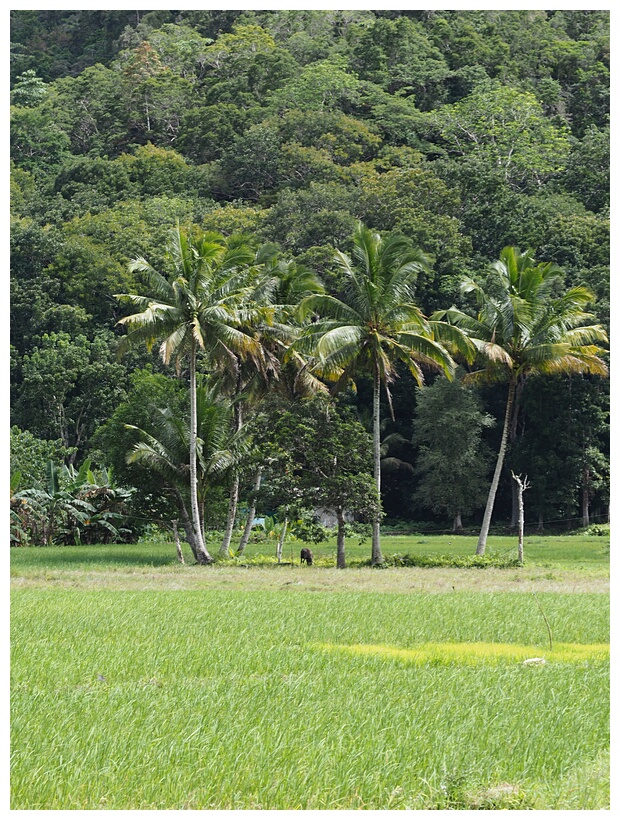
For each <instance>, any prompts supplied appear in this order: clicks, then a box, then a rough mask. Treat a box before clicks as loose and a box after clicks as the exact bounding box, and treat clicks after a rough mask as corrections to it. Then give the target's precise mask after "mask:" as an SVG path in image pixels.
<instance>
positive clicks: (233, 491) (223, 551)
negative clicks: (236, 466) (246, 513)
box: [220, 473, 239, 555]
mask: <svg viewBox="0 0 620 820" xmlns="http://www.w3.org/2000/svg"><path fill="white" fill-rule="evenodd" d="M238 499H239V475H238V474H237V473H235V475H234V476H233V480H232V485H231V488H230V496H229V502H228V517H227V518H226V529H225V530H224V538H223V540H222V546H221V547H220V555H228V550H229V549H230V542H231V539H232V533H233V529H234V527H235V518H236V516H237V501H238Z"/></svg>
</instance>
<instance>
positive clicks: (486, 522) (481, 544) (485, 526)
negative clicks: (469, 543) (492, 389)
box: [476, 378, 515, 555]
mask: <svg viewBox="0 0 620 820" xmlns="http://www.w3.org/2000/svg"><path fill="white" fill-rule="evenodd" d="M514 398H515V379H514V378H511V379H510V385H509V387H508V401H507V402H506V416H505V418H504V429H503V431H502V441H501V444H500V446H499V453H498V456H497V464H496V465H495V472H494V473H493V481H492V482H491V488H490V490H489V496H488V498H487V506H486V508H485V511H484V518H483V519H482V528H481V529H480V535H479V536H478V546H477V547H476V555H484V551H485V549H486V546H487V537H488V535H489V527H490V526H491V516H492V515H493V506H494V504H495V496H496V495H497V488H498V487H499V479H500V476H501V473H502V467H503V466H504V456H505V455H506V444H507V442H508V430H509V429H510V421H511V417H512V405H513V402H514Z"/></svg>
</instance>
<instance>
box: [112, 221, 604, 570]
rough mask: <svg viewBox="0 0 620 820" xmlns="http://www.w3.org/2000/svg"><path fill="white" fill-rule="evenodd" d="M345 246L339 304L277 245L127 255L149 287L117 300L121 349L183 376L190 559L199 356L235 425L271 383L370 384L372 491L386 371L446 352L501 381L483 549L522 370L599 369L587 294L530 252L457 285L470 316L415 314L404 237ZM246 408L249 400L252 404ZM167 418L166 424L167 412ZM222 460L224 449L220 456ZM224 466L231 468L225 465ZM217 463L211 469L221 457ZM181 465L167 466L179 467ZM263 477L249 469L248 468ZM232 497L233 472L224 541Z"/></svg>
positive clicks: (187, 244) (151, 455)
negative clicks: (154, 350)
mask: <svg viewBox="0 0 620 820" xmlns="http://www.w3.org/2000/svg"><path fill="white" fill-rule="evenodd" d="M352 248H353V250H352V254H351V255H350V256H349V255H347V254H345V253H342V252H339V251H338V252H336V254H335V259H334V262H335V265H337V266H338V267H339V269H340V270H341V272H342V274H343V276H344V281H345V286H344V289H343V292H342V294H341V297H342V298H340V299H338V298H336V297H335V296H333V295H330V294H328V293H326V292H325V291H324V289H323V288H322V286H321V284H320V283H319V281H318V279H317V278H316V276H314V274H313V273H312V272H310V271H308V270H306V269H303V268H300V267H299V266H298V265H296V264H295V263H294V262H291V261H286V260H282V259H281V258H280V257H279V255H278V253H277V250H276V248H275V247H274V246H271V245H267V246H263V247H261V248H259V249H258V251H256V250H254V249H253V248H252V246H251V243H250V242H249V240H248V238H247V237H243V236H237V237H235V236H233V237H229V238H225V237H224V236H223V235H221V234H218V233H212V232H210V233H198V232H195V231H191V230H187V231H185V230H182V229H181V228H180V227H179V226H178V225H177V227H176V228H175V229H174V230H173V231H172V233H171V240H170V245H169V260H170V272H169V275H168V276H164V275H162V274H161V273H159V272H158V271H156V270H154V269H153V267H152V266H151V265H150V264H149V263H148V262H147V261H146V260H145V259H142V258H140V259H136V260H134V261H133V262H132V263H131V268H132V270H133V271H139V272H141V273H143V274H144V275H145V278H146V285H147V289H148V294H147V295H141V296H139V295H133V294H123V295H120V296H119V298H120V299H122V300H125V301H128V302H130V303H131V304H132V305H133V306H134V307H135V308H137V312H135V313H133V314H132V315H129V316H126V317H125V318H123V319H121V320H120V323H121V324H123V325H124V326H125V327H126V328H127V330H128V334H127V336H126V337H125V338H124V340H123V347H126V346H127V345H130V344H134V343H138V342H146V343H147V345H149V346H152V345H153V344H154V343H155V342H159V343H160V353H161V356H162V359H163V361H164V362H165V363H167V364H174V365H176V367H177V370H178V371H179V372H180V369H181V365H182V363H183V362H187V365H188V371H189V394H190V419H189V430H188V438H189V441H188V451H189V464H188V465H187V468H188V479H189V481H188V490H187V494H188V498H189V507H190V509H189V510H188V511H187V512H186V521H185V524H186V526H185V531H186V536H187V538H188V541H189V543H190V546H191V548H192V550H193V552H194V556H195V557H196V560H197V561H198V562H199V563H205V564H206V563H210V562H211V561H212V560H213V558H212V556H211V555H210V554H209V552H208V550H207V549H206V546H205V540H204V521H203V520H202V518H201V505H200V502H199V482H198V474H197V458H198V457H199V456H200V455H201V448H202V447H203V443H204V440H203V438H202V437H201V431H200V430H199V429H198V413H197V401H198V395H199V388H198V382H199V378H198V373H197V369H198V358H199V355H200V358H201V361H203V362H205V363H206V365H207V367H208V369H209V371H210V372H211V373H212V374H215V375H217V376H218V377H219V381H218V385H219V390H220V393H221V394H223V395H224V396H225V397H226V401H225V403H226V406H227V408H228V412H229V413H231V414H232V417H233V425H234V429H235V431H237V432H239V431H240V430H241V427H242V424H243V414H244V408H246V407H251V406H252V403H253V402H254V403H256V402H258V401H260V398H261V397H262V396H264V395H265V394H266V393H267V392H268V391H270V390H279V391H282V392H284V393H285V394H286V395H288V396H289V397H290V398H291V399H294V398H295V397H299V396H303V395H309V394H311V393H312V392H313V391H316V390H326V389H327V385H329V386H330V387H331V389H332V390H333V391H336V390H338V389H340V388H341V387H343V386H345V385H347V384H350V383H351V382H352V381H353V382H354V380H355V379H356V377H357V376H358V375H367V376H370V377H371V378H372V380H373V420H372V424H373V450H374V478H375V482H376V486H377V493H379V492H380V488H381V450H380V428H381V419H380V398H381V391H382V389H383V391H384V393H385V395H386V397H387V401H388V406H389V408H390V412H392V403H391V394H390V385H391V383H392V382H393V380H394V379H395V378H396V376H397V366H398V365H399V364H401V365H404V366H406V367H407V368H408V369H409V370H410V372H411V373H412V375H413V376H414V378H415V380H416V381H417V383H418V384H422V383H423V373H424V369H434V370H440V371H443V372H444V373H445V374H446V375H447V376H448V377H449V378H451V377H452V374H453V373H454V370H455V366H456V364H455V360H460V361H462V362H464V363H466V364H467V365H469V366H470V368H469V369H470V370H471V366H472V365H473V366H475V367H476V368H477V369H475V370H471V372H470V373H469V374H468V376H467V378H471V379H477V378H486V379H493V380H497V379H502V380H506V381H507V382H508V400H507V406H506V415H505V423H504V430H503V435H502V444H501V448H500V452H499V457H498V461H497V466H496V469H495V474H494V478H493V483H492V485H491V490H490V493H489V500H488V503H487V507H486V511H485V516H484V523H483V527H482V531H481V534H480V540H479V543H478V548H477V551H478V553H479V554H481V553H483V552H484V549H485V545H486V538H487V534H488V529H489V524H490V520H491V513H492V509H493V503H494V498H495V493H496V491H497V485H498V483H499V477H500V472H501V469H502V464H503V459H504V453H505V450H506V442H507V436H508V430H509V428H510V424H511V420H512V418H513V414H514V404H515V396H516V395H518V393H519V389H520V385H522V383H523V380H524V379H525V378H526V377H527V376H528V375H529V374H531V373H558V372H560V373H572V372H587V373H597V374H600V375H604V374H605V373H606V372H607V370H606V366H605V364H604V362H603V360H602V358H601V354H602V353H603V350H602V348H601V347H600V346H599V344H598V343H601V342H605V341H606V336H605V332H604V330H603V328H602V327H601V326H600V325H597V324H587V322H589V321H590V319H591V315H590V314H589V313H587V312H586V306H587V304H588V302H590V301H591V300H592V298H593V297H592V294H591V293H590V292H589V291H587V290H586V289H585V288H572V289H570V290H568V291H566V292H564V293H562V292H561V290H560V282H559V271H558V270H557V268H556V267H555V266H554V265H551V264H538V263H536V262H535V260H534V259H533V258H532V254H531V252H529V251H527V252H525V253H519V251H518V250H517V249H515V248H505V249H504V250H503V251H502V254H501V256H500V260H499V261H498V262H497V263H496V264H495V265H494V266H493V268H492V270H491V277H490V280H489V283H488V287H487V286H485V287H483V286H482V285H480V284H478V283H476V282H473V281H470V280H468V281H466V282H465V283H464V284H463V291H464V293H474V294H475V296H476V298H477V300H478V310H477V312H476V313H475V314H474V315H470V314H468V313H465V312H463V311H460V310H457V309H456V308H454V307H453V308H451V309H449V310H446V311H441V312H437V313H435V314H433V315H432V316H431V317H430V318H426V317H425V316H424V315H423V314H422V312H421V310H420V309H419V307H418V306H416V304H415V300H414V299H415V295H414V288H415V280H416V276H417V274H418V273H419V272H420V271H422V270H424V269H426V268H427V267H428V261H427V259H426V258H425V256H424V255H423V254H422V253H421V252H420V251H419V250H416V249H415V248H412V246H411V244H410V242H409V241H408V240H407V239H406V238H405V237H403V236H399V235H390V236H387V237H385V238H382V237H381V236H380V235H379V234H377V233H374V232H373V231H371V230H370V229H368V228H367V227H365V226H363V225H362V224H359V225H358V228H357V230H356V232H355V235H354V237H353V243H352ZM254 406H255V405H254ZM167 423H168V424H169V425H170V424H173V420H171V419H168V420H167ZM156 444H157V441H156V439H153V440H151V441H149V440H147V439H145V440H144V441H143V443H142V444H141V445H138V447H137V448H136V450H135V451H134V453H132V454H130V456H129V457H130V458H133V459H136V458H142V459H144V460H146V461H149V460H150V462H151V463H153V464H155V463H159V466H160V467H161V461H159V462H158V459H160V458H163V456H162V455H161V453H159V454H158V452H157V446H156ZM220 458H223V459H224V461H225V457H224V456H221V452H220ZM230 463H232V462H230ZM220 466H222V465H221V464H220ZM177 469H178V468H177ZM258 481H260V473H258ZM238 491H239V477H238V470H237V471H235V470H234V469H233V470H232V480H231V491H230V504H229V514H228V524H227V530H226V535H225V538H224V544H223V545H222V548H223V550H224V551H225V552H226V551H227V548H228V545H229V543H230V533H231V532H232V524H233V523H234V519H235V511H236V504H237V498H238ZM379 522H380V518H379V517H377V518H376V520H375V521H374V523H373V537H372V562H373V564H379V563H382V561H383V557H382V554H381V542H380V523H379Z"/></svg>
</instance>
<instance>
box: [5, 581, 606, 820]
mask: <svg viewBox="0 0 620 820" xmlns="http://www.w3.org/2000/svg"><path fill="white" fill-rule="evenodd" d="M539 601H540V603H541V606H542V607H543V609H544V611H545V614H546V616H547V618H548V620H549V622H550V624H551V626H552V629H553V635H554V640H555V641H557V642H558V644H560V643H572V644H605V643H607V642H608V630H609V621H608V607H607V603H608V602H607V598H606V596H603V595H596V594H595V595H587V594H583V595H582V594H573V595H563V594H541V595H540V596H539ZM430 642H438V643H439V642H444V643H450V644H462V643H464V642H487V643H499V644H520V645H525V646H528V647H532V648H537V647H540V650H541V652H542V651H543V650H544V649H545V647H546V646H547V631H546V627H545V624H544V622H543V621H542V617H541V614H540V611H539V609H538V608H537V606H536V602H535V601H534V600H533V599H532V597H531V596H526V595H522V594H506V593H503V594H481V593H458V592H457V593H454V594H451V595H442V596H438V595H422V594H419V595H401V594H394V595H389V596H386V595H381V594H376V593H370V592H364V593H347V592H342V593H341V594H339V595H337V596H334V595H330V594H326V593H321V592H314V593H313V592H305V593H304V592H300V591H295V590H293V589H290V588H289V589H287V590H282V591H278V592H276V591H270V592H225V591H221V590H213V591H209V590H201V591H193V592H187V591H184V592H178V591H140V592H127V591H125V592H116V591H86V592H82V591H79V590H66V589H36V590H35V589H32V590H30V589H25V590H15V591H14V592H13V603H12V667H11V672H12V778H11V788H12V808H14V809H96V808H99V809H101V808H106V809H183V808H189V809H204V808H221V809H257V808H266V809H267V808H269V809H294V808H301V809H325V808H331V809H353V808H374V809H389V808H394V809H396V808H407V807H409V808H467V807H483V808H502V807H504V808H532V807H533V808H601V807H604V806H605V805H606V802H607V800H608V785H607V784H606V770H607V769H606V762H605V761H606V757H605V755H606V749H607V748H608V664H607V662H605V661H603V660H597V659H596V658H590V659H589V660H577V661H573V660H571V661H567V660H565V659H564V660H562V659H560V660H556V659H552V658H549V659H548V661H547V663H546V664H545V665H544V666H541V667H528V666H524V665H523V663H522V662H521V661H520V660H515V659H514V658H510V657H508V658H506V659H505V660H504V661H502V662H496V663H493V664H478V665H472V664H469V663H459V662H458V659H457V661H456V662H453V663H450V664H437V663H433V662H432V660H429V662H422V663H416V664H409V663H403V662H402V661H401V660H399V659H398V658H397V657H390V656H389V653H388V654H386V653H383V654H381V653H374V654H372V653H371V654H359V653H355V652H331V651H324V650H322V649H320V648H318V647H317V644H339V645H345V646H355V645H378V646H386V647H397V648H401V649H407V648H414V647H416V646H417V645H419V644H428V643H430ZM464 651H466V650H464ZM583 771H588V772H590V773H591V774H592V773H594V774H592V777H591V778H590V780H589V787H588V789H585V790H584V789H583V788H581V789H579V788H576V787H575V785H574V784H579V783H582V778H581V773H582V772H583ZM582 785H583V784H582ZM576 803H578V804H579V805H576Z"/></svg>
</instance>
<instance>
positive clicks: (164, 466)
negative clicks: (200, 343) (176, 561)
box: [127, 377, 236, 560]
mask: <svg viewBox="0 0 620 820" xmlns="http://www.w3.org/2000/svg"><path fill="white" fill-rule="evenodd" d="M197 381H198V384H197V387H196V418H197V429H196V432H197V461H196V472H197V476H196V478H197V481H196V487H197V496H198V508H199V515H200V519H201V522H204V506H205V502H206V499H207V497H208V494H209V492H210V491H212V489H213V487H214V485H215V484H216V483H217V481H218V479H220V477H221V475H222V474H223V473H224V472H225V471H226V470H227V469H229V468H230V466H231V465H232V464H233V463H234V462H235V459H236V452H235V450H236V440H235V436H234V434H233V433H232V427H231V416H232V410H231V407H230V403H229V402H227V401H224V400H223V399H222V398H221V397H220V396H219V392H218V387H217V385H212V386H211V387H208V386H207V384H206V382H205V380H204V379H203V378H201V377H198V380H197ZM149 410H150V412H149V416H150V429H151V432H147V431H145V430H142V429H141V428H139V427H135V426H134V425H127V427H128V428H130V429H132V430H136V431H137V432H138V433H140V441H138V443H137V444H135V445H134V447H133V448H132V450H130V452H129V453H128V454H127V463H128V464H133V463H141V464H144V465H145V466H147V467H149V468H151V469H152V470H154V471H155V472H156V473H158V475H160V476H161V478H162V479H163V480H164V487H165V489H166V490H167V491H168V492H170V493H171V494H172V495H173V497H174V498H175V501H176V503H177V506H178V508H179V514H180V518H181V521H182V523H183V527H184V529H185V534H186V536H187V541H188V543H189V545H190V547H191V549H192V552H193V553H194V557H195V558H196V560H199V553H198V548H197V544H196V540H195V536H194V532H193V526H192V522H191V518H190V517H189V515H188V512H187V500H188V497H189V487H190V482H189V439H190V435H189V425H188V424H187V421H186V420H185V419H182V418H180V417H179V415H178V414H176V413H174V412H172V410H171V409H170V408H169V407H163V408H160V407H156V406H155V405H152V406H151V407H150V408H149ZM201 530H202V526H201ZM207 556H208V557H209V558H210V556H209V555H208V552H207Z"/></svg>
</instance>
